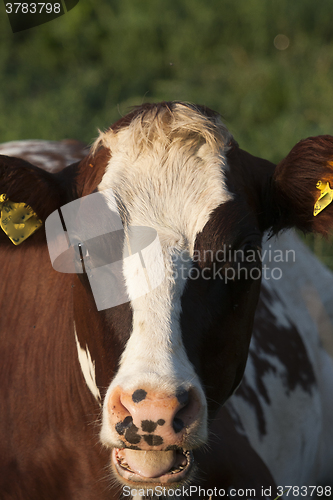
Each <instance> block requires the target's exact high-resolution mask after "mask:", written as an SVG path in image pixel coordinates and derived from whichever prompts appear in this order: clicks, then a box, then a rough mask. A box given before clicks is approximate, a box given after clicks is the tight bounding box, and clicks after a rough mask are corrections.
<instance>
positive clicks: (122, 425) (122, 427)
mask: <svg viewBox="0 0 333 500" xmlns="http://www.w3.org/2000/svg"><path fill="white" fill-rule="evenodd" d="M132 423H133V418H132V417H130V416H128V417H125V418H124V420H123V421H122V422H117V423H116V425H115V429H116V431H117V432H118V434H119V435H120V436H122V435H123V434H124V433H125V431H126V430H127V429H129V427H131V425H132Z"/></svg>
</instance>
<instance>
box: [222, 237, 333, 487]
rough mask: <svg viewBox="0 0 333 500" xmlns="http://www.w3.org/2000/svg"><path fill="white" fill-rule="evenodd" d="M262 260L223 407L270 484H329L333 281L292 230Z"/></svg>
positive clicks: (265, 249) (270, 242)
mask: <svg viewBox="0 0 333 500" xmlns="http://www.w3.org/2000/svg"><path fill="white" fill-rule="evenodd" d="M263 259H264V264H266V279H265V267H264V268H263V282H262V292H261V295H260V299H259V305H258V309H257V311H256V316H255V324H254V331H253V337H252V340H251V346H250V354H249V358H248V362H247V367H246V371H245V374H244V379H243V381H242V384H241V386H240V388H239V389H238V391H237V392H236V394H235V395H234V396H233V398H232V399H231V400H230V402H229V403H227V405H228V407H229V410H230V412H231V413H232V414H233V416H234V419H235V421H236V422H237V421H238V429H239V431H240V432H241V433H244V432H245V434H246V435H247V436H248V438H249V440H250V442H251V444H252V446H253V447H254V449H255V450H256V451H257V452H258V454H259V456H261V458H262V459H263V460H264V462H265V463H266V464H267V465H268V467H269V469H270V470H271V472H272V474H273V476H274V478H275V480H276V483H277V484H278V485H293V486H303V485H309V484H316V482H318V477H320V478H321V481H323V482H324V483H325V482H331V481H332V480H333V471H331V468H330V465H329V464H331V463H332V460H333V439H332V436H331V434H330V432H329V427H330V425H331V418H332V417H331V416H332V413H333V400H332V395H331V394H332V392H331V391H332V384H333V274H332V273H331V272H330V271H329V270H328V268H326V267H325V266H324V265H322V264H321V263H320V262H319V261H318V259H317V258H316V257H315V256H314V255H313V254H312V253H311V252H310V251H309V249H308V248H307V247H306V246H305V245H304V244H303V243H302V242H301V240H300V239H299V238H298V237H297V235H296V234H295V233H294V232H292V231H289V232H286V233H284V234H282V235H281V236H280V237H279V238H276V239H275V238H273V239H270V240H268V241H267V242H266V244H265V245H264V247H263ZM328 436H329V438H328ZM321 484H323V483H321ZM303 493H304V491H303ZM296 496H297V495H296Z"/></svg>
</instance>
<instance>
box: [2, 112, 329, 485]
mask: <svg viewBox="0 0 333 500" xmlns="http://www.w3.org/2000/svg"><path fill="white" fill-rule="evenodd" d="M332 161H333V138H332V137H330V136H322V137H315V138H309V139H307V140H305V141H301V142H300V143H298V144H297V145H296V146H295V147H294V148H293V150H292V151H291V152H290V153H289V155H288V156H287V157H286V158H285V159H284V160H283V161H282V162H281V163H280V164H279V165H278V166H277V167H276V168H275V166H274V165H273V164H272V163H270V162H268V161H266V160H262V159H259V158H255V157H253V156H251V155H250V154H248V153H246V152H244V151H242V150H241V149H240V148H239V147H238V145H237V143H236V142H235V141H234V139H233V137H232V136H231V134H230V133H229V132H228V131H227V129H226V128H225V127H224V126H223V124H222V123H221V121H220V119H219V116H218V115H217V114H216V113H214V112H212V111H210V110H208V109H206V108H203V107H194V106H190V105H184V104H181V103H169V104H166V103H162V104H160V105H144V106H141V107H139V108H137V109H135V110H134V111H133V112H132V113H131V114H129V115H128V116H126V117H125V118H123V119H121V120H120V121H119V122H117V123H116V124H115V125H114V126H113V127H111V128H110V129H109V130H107V131H106V132H105V133H101V135H100V137H99V139H98V140H97V141H96V143H95V144H94V146H93V148H92V151H91V153H90V154H89V155H88V157H87V158H86V159H85V160H83V161H82V162H81V163H78V164H75V165H72V166H71V167H68V168H67V169H65V170H64V171H63V172H61V173H58V174H55V175H52V174H49V173H46V172H42V171H40V170H39V169H36V168H35V167H33V166H31V165H29V164H26V163H24V162H22V161H21V160H17V159H15V160H13V159H9V158H6V157H2V160H1V164H0V168H1V181H0V188H1V189H0V191H1V193H2V192H4V193H6V196H7V197H8V199H10V200H12V201H17V202H22V201H23V202H25V203H27V204H28V205H30V206H31V207H32V208H33V209H34V210H35V211H36V213H37V214H38V216H39V217H40V218H42V219H43V220H45V219H46V217H47V216H48V215H50V213H51V212H53V211H54V210H56V209H58V208H60V207H61V206H63V205H65V204H68V203H69V202H71V201H73V200H75V199H78V198H81V197H82V196H87V195H91V194H92V193H93V192H97V193H98V192H99V193H101V198H100V199H101V200H102V205H103V204H104V206H103V208H102V209H101V211H100V217H101V218H103V219H104V218H105V217H108V214H110V217H111V215H112V213H113V214H114V206H113V207H111V205H110V198H109V196H108V195H106V193H108V192H109V190H110V189H111V190H112V193H113V195H114V198H113V200H114V201H113V203H114V204H116V206H117V210H118V213H119V216H120V218H121V224H122V227H123V230H122V231H120V232H119V238H118V240H117V244H116V246H117V249H118V250H117V252H116V253H117V256H118V257H117V260H119V259H120V260H121V259H122V269H121V274H122V277H121V279H122V280H123V284H124V286H125V288H126V293H127V295H128V302H124V303H122V304H121V305H118V306H117V307H113V308H107V309H103V310H98V308H97V307H96V304H95V302H94V297H93V295H92V292H91V289H90V283H89V276H87V274H85V273H84V272H82V270H81V271H80V272H79V274H78V278H77V281H76V284H75V287H74V292H73V293H74V295H73V301H74V324H75V331H73V332H72V334H73V341H74V337H75V338H76V341H77V345H78V352H79V355H80V356H81V358H80V360H81V366H82V367H83V371H86V372H89V370H90V372H89V374H88V375H87V374H86V373H85V376H86V380H87V383H88V385H89V387H90V389H91V392H92V393H93V394H94V396H95V398H96V400H97V401H101V402H102V426H101V433H100V439H101V441H102V443H103V444H104V445H105V446H106V447H108V448H109V449H110V461H111V464H112V470H113V473H114V476H115V477H116V479H117V481H118V482H119V483H122V484H125V485H129V486H133V487H134V486H135V485H138V484H139V485H141V486H142V487H149V488H150V487H153V486H156V485H157V484H159V485H163V486H166V487H167V486H170V487H173V486H174V485H175V484H181V483H185V482H186V481H189V480H190V478H191V474H192V472H193V470H194V469H195V467H194V466H193V463H194V459H193V453H192V452H193V450H195V449H196V448H198V447H200V446H202V445H204V444H205V443H206V442H207V436H208V431H207V419H208V415H210V416H213V413H214V411H215V410H216V409H217V408H218V407H219V405H221V404H223V403H224V402H225V401H226V400H227V399H228V398H229V397H230V396H231V395H232V393H233V392H234V391H235V389H236V388H237V387H238V385H239V384H240V382H241V379H242V375H243V372H244V368H245V364H246V360H247V355H248V347H249V342H250V338H251V331H252V325H253V318H254V313H255V309H256V304H257V301H258V297H259V292H260V276H261V274H260V270H261V259H260V246H261V241H262V237H263V234H264V232H265V231H267V230H271V231H272V232H278V231H279V230H281V229H283V228H287V227H292V226H296V227H298V228H300V229H302V230H305V231H317V232H320V233H323V234H325V233H327V232H328V230H329V228H330V227H332V218H333V204H332V205H329V206H327V207H326V208H325V209H324V210H323V211H322V212H321V213H319V214H318V215H317V216H314V215H313V210H314V205H315V203H316V201H317V199H318V197H319V195H320V191H319V190H318V187H317V183H318V181H321V182H322V183H324V184H326V183H327V182H328V183H330V186H333V166H332V165H333V164H332ZM1 193H0V194H1ZM97 219H98V218H97ZM97 219H96V217H89V216H88V217H87V219H86V224H87V225H89V224H90V225H91V227H92V226H94V224H98V223H99V222H98V220H97ZM64 222H65V225H66V220H65V221H64ZM81 222H82V221H81ZM143 227H145V228H147V227H148V228H151V229H152V230H154V231H155V232H156V234H157V235H158V239H159V244H160V251H161V255H162V261H163V266H164V273H165V276H164V279H163V281H162V282H161V283H160V284H159V285H158V286H156V287H154V288H152V289H150V291H149V292H148V293H146V294H144V295H143V294H138V293H137V287H139V286H140V276H142V273H147V272H148V271H149V272H151V273H152V275H154V272H156V273H158V272H159V270H158V269H157V267H158V266H155V268H154V261H153V260H152V259H150V261H149V263H146V265H147V266H149V269H144V268H143V267H142V260H140V258H137V259H130V258H128V257H129V254H128V253H127V254H126V255H127V258H124V255H125V254H124V252H125V248H126V245H127V243H128V239H131V235H132V236H133V234H134V233H135V230H134V228H143ZM87 234H89V229H88V232H87ZM138 234H141V233H140V231H139V233H138ZM36 235H37V233H36ZM34 237H35V236H34ZM34 237H32V238H31V240H33V238H34ZM36 237H37V236H36ZM139 239H140V237H139ZM86 240H87V238H86ZM110 241H111V240H108V239H107V237H106V239H103V238H102V239H101V240H100V241H99V244H98V245H97V246H96V244H95V245H93V246H92V247H89V242H87V241H86V248H85V250H84V252H86V254H84V252H83V253H82V248H81V247H80V248H77V249H76V250H77V255H78V256H79V258H81V260H82V261H83V262H84V261H85V259H87V258H88V256H89V259H90V262H91V261H94V260H95V262H97V263H98V262H99V264H96V266H102V265H103V264H105V263H106V260H105V259H107V257H106V254H107V251H108V249H109V250H110V252H111V253H112V252H113V251H114V248H113V249H112V250H111V247H112V246H113V243H112V244H111V243H110ZM112 241H114V240H112ZM27 244H30V243H28V242H27ZM23 245H25V243H23ZM113 260H115V257H114V258H113ZM154 269H155V270H154ZM83 271H85V272H88V271H87V269H85V268H84V269H83ZM148 274H149V273H148ZM103 293H106V294H108V293H110V294H111V293H113V294H114V284H113V281H112V280H110V289H109V290H108V287H107V284H106V286H105V287H104V292H103ZM138 295H139V296H138ZM99 309H102V308H99ZM83 358H84V359H83ZM85 363H86V366H84V364H85Z"/></svg>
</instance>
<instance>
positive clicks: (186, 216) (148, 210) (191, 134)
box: [95, 105, 232, 442]
mask: <svg viewBox="0 0 333 500" xmlns="http://www.w3.org/2000/svg"><path fill="white" fill-rule="evenodd" d="M153 116H154V117H155V119H152V117H153ZM230 139H231V135H230V134H229V133H228V131H227V130H226V129H225V128H224V127H223V125H222V124H221V123H218V122H217V120H215V123H213V121H212V120H210V119H208V118H207V117H205V116H203V115H202V114H201V113H199V112H198V111H196V110H194V109H192V108H188V107H186V106H183V105H177V106H176V107H175V109H174V110H173V112H172V114H170V113H169V111H167V110H162V112H160V114H159V115H157V116H156V115H155V111H154V110H153V111H152V112H151V114H150V115H149V113H148V115H147V116H146V115H145V118H144V119H141V117H140V118H137V119H134V120H133V121H132V122H131V123H130V125H129V126H127V127H124V128H123V129H121V130H119V131H118V132H113V131H108V132H106V133H105V134H102V135H101V137H100V139H99V140H98V141H97V143H96V145H95V147H96V148H98V146H99V145H101V144H103V146H104V147H107V148H110V150H111V159H110V162H109V164H108V166H107V170H106V173H105V175H104V177H103V179H102V182H101V184H100V185H99V186H98V189H99V190H100V191H102V190H104V189H107V188H112V190H113V191H114V193H115V195H116V199H117V201H118V202H119V207H120V212H122V210H123V213H122V215H123V221H124V224H125V225H126V221H129V223H130V225H131V226H146V227H147V226H148V227H151V228H153V229H155V230H156V231H157V234H158V237H159V241H160V244H161V251H162V254H163V257H164V268H165V278H164V280H163V282H162V283H161V284H160V285H159V286H158V287H157V288H154V289H151V290H150V291H149V293H147V294H146V295H144V296H142V297H139V298H136V297H138V294H137V293H136V281H137V279H136V277H138V276H139V275H140V272H142V263H141V262H140V261H139V260H138V259H133V260H132V261H130V259H124V262H123V273H124V277H125V282H126V286H127V291H128V295H129V297H130V299H131V306H132V310H133V328H132V333H131V336H130V338H129V340H128V342H127V345H126V348H125V351H124V353H123V355H122V358H121V362H120V367H119V370H118V373H117V375H116V377H115V379H114V380H113V382H112V384H111V386H110V387H109V390H108V394H110V392H111V391H112V390H113V388H114V387H115V386H116V385H120V386H121V387H123V388H124V389H126V390H131V389H135V388H136V387H137V384H138V383H140V384H142V385H144V384H146V386H148V387H149V386H151V387H155V388H156V386H157V387H158V388H160V389H161V390H162V391H163V390H164V391H166V392H171V391H176V389H177V387H179V386H180V385H181V386H183V387H184V388H190V387H196V390H197V394H198V395H199V397H200V399H201V402H202V405H203V407H205V396H204V393H203V390H202V388H201V384H200V382H199V379H198V378H197V376H196V374H195V371H194V368H193V366H192V365H191V363H190V362H189V360H188V358H187V355H186V352H185V349H184V346H183V343H182V334H181V326H180V314H181V297H182V294H183V291H184V288H185V284H186V280H187V277H188V273H189V270H190V269H191V267H192V259H191V257H192V256H193V249H194V244H195V239H196V235H197V234H198V233H199V232H200V231H201V230H202V229H203V227H204V226H205V224H206V223H207V222H208V220H209V217H210V215H211V213H212V211H213V210H214V209H215V208H216V207H218V206H219V205H221V204H223V203H225V202H226V201H228V200H230V199H232V196H231V194H230V193H229V192H228V190H227V188H226V185H225V179H224V170H225V169H226V167H227V165H226V159H225V152H226V150H227V148H228V143H229V141H230ZM185 255H186V258H184V256H185ZM177 257H178V258H177ZM180 257H182V258H180ZM148 260H149V259H148ZM148 265H149V266H151V267H152V269H153V268H154V262H149V264H148V262H146V266H148ZM155 267H156V266H155ZM155 272H156V273H157V274H158V272H159V269H157V268H156V269H155ZM151 274H153V273H151ZM108 394H107V396H106V398H105V401H107V399H108ZM104 410H105V413H107V408H106V407H105V409H104ZM205 411H206V410H204V411H203V413H204V414H203V420H205V415H206V414H205ZM106 421H107V415H105V418H104V422H103V430H102V434H101V437H102V440H103V441H104V442H107V441H109V442H111V438H109V437H108V430H107V424H106ZM111 433H112V431H111ZM204 433H205V431H203V434H204Z"/></svg>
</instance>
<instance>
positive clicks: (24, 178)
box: [0, 155, 76, 221]
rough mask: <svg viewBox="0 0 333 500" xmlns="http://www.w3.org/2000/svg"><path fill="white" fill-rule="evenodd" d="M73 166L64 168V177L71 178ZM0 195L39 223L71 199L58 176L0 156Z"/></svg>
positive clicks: (61, 176)
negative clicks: (22, 205) (26, 209)
mask: <svg viewBox="0 0 333 500" xmlns="http://www.w3.org/2000/svg"><path fill="white" fill-rule="evenodd" d="M75 165H76V164H74V165H73V166H71V167H68V169H69V170H68V173H67V174H66V175H67V176H72V177H73V176H74V172H73V168H72V167H75ZM74 169H75V168H74ZM65 170H67V169H65ZM0 195H4V196H3V199H6V200H10V201H11V202H14V203H25V204H26V205H28V206H29V207H31V208H32V209H33V211H34V212H35V213H36V214H37V216H38V217H39V218H40V219H41V220H42V221H45V219H46V218H47V217H48V216H49V215H50V214H51V213H52V212H53V211H54V210H56V209H57V208H59V207H60V206H61V205H63V204H65V203H68V201H69V199H68V198H69V197H70V196H71V195H70V194H69V192H68V188H66V183H65V182H64V179H63V175H61V172H60V173H58V174H52V173H50V172H47V171H45V170H42V169H41V168H38V167H36V166H34V165H32V164H31V163H29V162H27V161H25V160H22V159H20V158H14V157H9V156H4V155H0Z"/></svg>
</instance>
